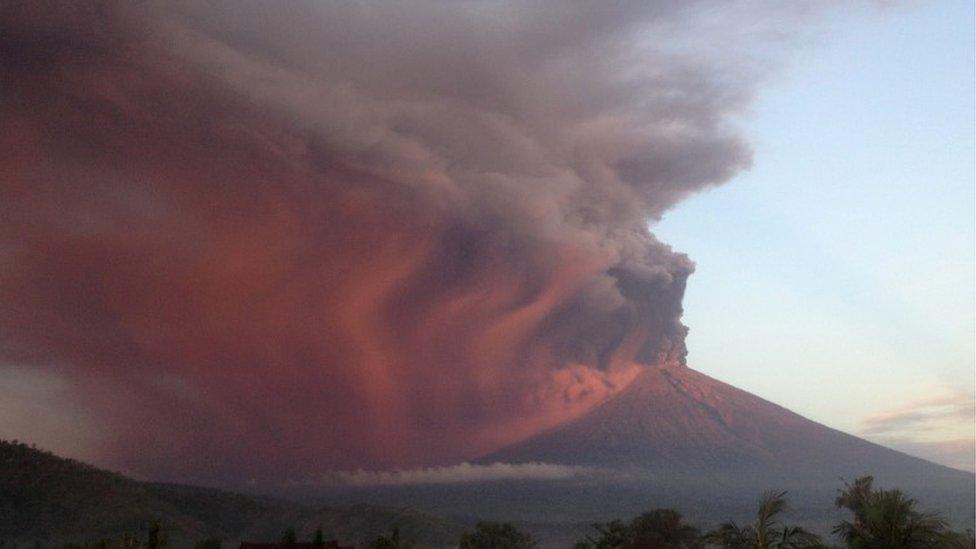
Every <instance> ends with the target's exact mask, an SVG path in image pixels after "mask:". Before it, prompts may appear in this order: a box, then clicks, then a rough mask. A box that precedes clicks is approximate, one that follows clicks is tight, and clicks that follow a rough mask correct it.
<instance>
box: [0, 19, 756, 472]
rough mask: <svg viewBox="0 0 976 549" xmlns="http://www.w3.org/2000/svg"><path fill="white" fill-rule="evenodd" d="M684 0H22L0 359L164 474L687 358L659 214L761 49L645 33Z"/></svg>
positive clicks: (600, 394) (397, 456) (721, 169)
mask: <svg viewBox="0 0 976 549" xmlns="http://www.w3.org/2000/svg"><path fill="white" fill-rule="evenodd" d="M694 13H695V10H693V9H689V4H688V3H685V2H623V3H591V4H587V3H583V4H572V5H563V4H560V6H559V7H558V9H557V8H554V7H553V6H551V5H546V4H545V3H539V4H535V3H529V4H517V3H516V4H511V3H507V2H498V3H491V2H490V3H485V4H483V5H481V6H479V7H477V8H476V7H474V6H472V5H469V4H467V3H437V2H426V1H418V2H410V3H399V2H397V3H389V4H384V5H381V6H380V5H367V4H358V3H353V4H343V3H317V2H310V1H299V2H289V3H288V4H287V5H280V4H269V3H265V2H233V3H226V4H224V3H220V2H216V3H211V2H208V3H202V2H201V3H195V2H175V3H152V2H147V3H129V2H112V1H100V2H94V1H93V2H79V3H61V2H30V3H21V2H17V3H13V4H9V5H6V6H4V7H3V8H0V76H2V78H3V81H4V82H5V83H6V84H5V89H4V91H3V100H2V102H0V119H2V120H3V121H4V131H3V132H2V133H0V150H3V151H4V153H3V155H2V157H0V218H2V219H3V222H2V224H0V360H2V361H3V362H4V363H5V364H11V365H16V366H17V367H18V368H30V369H35V370H37V371H43V372H44V373H45V375H50V376H55V377H57V379H59V383H63V384H65V385H66V386H67V387H68V388H69V389H68V390H70V392H71V394H72V395H73V400H75V401H76V402H77V403H78V405H79V406H82V407H83V408H84V409H85V410H86V413H90V414H91V415H93V416H94V417H96V418H97V419H96V420H94V421H95V424H96V426H97V427H98V428H100V429H101V432H100V433H99V436H98V437H97V439H98V440H99V442H98V447H97V448H96V449H95V450H94V451H96V452H97V454H98V455H99V456H100V458H99V461H100V463H104V464H107V465H111V466H114V467H118V468H121V469H123V470H126V471H129V472H135V473H141V474H144V475H147V476H152V477H155V478H160V477H162V478H179V479H207V480H215V479H216V480H220V479H223V480H228V479H240V478H255V477H259V478H264V477H275V476H280V475H287V474H291V473H295V472H302V471H321V470H323V469H325V468H351V467H367V468H384V467H392V466H401V467H412V466H416V465H427V464H437V463H450V462H455V461H456V460H458V459H463V458H470V457H472V456H475V455H478V454H479V453H481V452H484V451H486V450H489V449H492V448H494V447H497V446H498V445H501V444H504V443H507V442H511V441H512V440H515V439H518V438H520V437H524V436H527V435H529V434H531V433H533V432H536V431H538V430H540V429H544V428H547V427H550V426H552V425H555V424H557V423H559V422H562V421H564V420H566V419H567V418H570V417H573V416H574V415H577V414H579V413H581V412H582V411H583V410H585V409H588V408H589V407H592V406H593V405H594V404H596V403H598V402H600V401H601V400H603V399H605V398H606V397H608V396H609V395H611V394H613V393H614V392H616V391H618V390H619V389H620V388H621V387H622V386H624V385H626V383H627V382H628V381H629V380H630V379H632V378H633V376H634V375H635V374H636V372H637V368H639V367H640V365H641V364H650V363H657V362H681V361H683V359H684V355H685V347H684V335H685V332H686V330H685V327H684V326H683V325H682V324H681V322H680V315H681V296H682V293H683V291H684V287H685V280H686V278H687V276H688V275H689V274H690V273H691V271H692V264H691V262H690V261H689V260H688V259H687V258H686V257H685V256H684V255H681V254H678V253H675V252H673V251H672V250H671V249H670V248H669V247H667V246H666V245H664V244H662V243H660V242H658V241H657V240H656V239H655V238H654V237H653V236H652V235H651V234H650V233H649V231H648V229H647V225H646V223H647V220H648V219H652V218H655V217H658V216H660V215H661V213H662V212H663V211H665V210H666V209H667V208H669V207H670V206H672V205H673V204H674V203H675V202H676V201H678V200H680V199H681V198H682V197H684V196H686V195H688V194H689V193H692V192H694V191H696V190H699V189H701V188H703V187H706V186H709V185H714V184H718V183H721V182H723V181H726V180H727V179H729V178H730V177H731V176H732V175H733V174H735V173H736V172H737V171H738V170H740V169H742V168H744V167H746V166H747V165H748V164H749V162H750V153H749V149H748V147H747V146H746V145H745V144H744V143H743V141H742V140H741V139H740V138H739V137H738V135H737V134H736V132H735V131H734V128H732V127H731V126H730V125H729V123H728V120H729V118H730V117H731V116H733V115H735V114H736V113H738V112H740V111H741V109H742V108H743V107H744V105H746V104H747V103H748V99H749V97H750V95H751V92H752V84H751V82H750V81H746V80H744V79H739V78H734V77H733V73H730V72H729V71H723V70H722V67H723V66H725V65H724V64H722V63H718V62H717V61H711V60H710V59H708V58H707V56H703V55H691V56H689V55H681V54H678V53H675V52H670V51H668V48H664V47H661V48H657V47H654V44H653V43H648V40H647V36H648V35H647V34H640V35H638V34H636V31H637V30H638V29H643V30H644V31H646V30H647V29H656V31H655V32H659V33H660V35H661V36H667V35H669V33H670V34H673V33H674V32H676V31H675V29H676V28H681V27H682V24H681V23H682V21H685V20H688V19H689V18H692V17H693V15H694ZM636 43H640V44H641V47H642V49H641V50H640V51H639V53H640V56H639V57H638V56H637V53H638V51H637V50H635V49H634V48H633V47H632V44H636ZM740 68H741V67H740ZM739 72H748V71H739ZM86 427H87V428H91V427H92V426H91V425H87V426H86Z"/></svg>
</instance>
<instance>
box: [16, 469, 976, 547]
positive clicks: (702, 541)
mask: <svg viewBox="0 0 976 549" xmlns="http://www.w3.org/2000/svg"><path fill="white" fill-rule="evenodd" d="M786 495H787V493H786V492H768V493H766V494H764V495H763V496H762V498H761V499H760V501H759V506H758V509H757V510H756V515H755V518H754V519H753V520H752V522H750V523H748V524H737V523H735V522H726V523H724V524H721V525H719V526H718V527H717V528H715V529H713V530H710V531H706V532H702V531H701V530H699V529H698V528H696V527H695V526H693V525H690V524H687V523H685V522H684V520H683V518H682V515H681V513H679V512H678V511H675V510H674V509H654V510H652V511H648V512H646V513H644V514H642V515H640V516H638V517H636V518H634V519H632V520H630V521H629V522H624V521H621V520H612V521H609V522H605V523H596V524H593V525H592V531H591V533H590V534H589V535H586V536H585V537H584V538H582V539H580V540H578V541H577V542H576V543H575V544H574V546H573V549H705V548H709V547H720V548H728V549H809V548H827V547H839V548H845V547H846V548H849V549H943V548H944V549H971V548H976V539H974V535H973V530H971V529H970V530H966V531H965V532H956V531H952V530H951V529H950V528H949V526H948V523H947V521H946V520H945V519H944V518H943V517H942V516H940V515H938V514H935V513H927V512H923V511H921V510H919V509H918V508H917V504H916V501H915V500H914V499H912V498H910V497H908V496H907V495H905V494H903V493H902V492H901V491H900V490H884V489H880V488H875V487H874V479H873V478H872V477H870V476H866V477H861V478H858V479H856V480H855V481H854V482H852V483H845V484H844V487H843V488H842V489H841V490H839V491H838V495H837V498H836V499H835V501H834V503H835V505H836V506H837V507H838V508H841V509H844V510H846V511H848V513H849V517H848V519H847V520H843V521H841V522H840V523H838V524H836V525H835V526H834V527H833V529H832V534H833V536H834V538H835V539H836V540H838V541H839V544H834V545H830V544H828V542H827V541H825V540H824V539H822V538H821V537H820V536H818V535H816V534H814V533H813V532H810V531H808V530H806V529H804V528H802V527H800V526H796V525H790V524H786V523H785V522H783V521H782V514H783V512H784V511H786V509H787V504H788V501H787V498H786ZM168 546H169V540H168V538H167V536H166V535H165V533H164V532H163V531H162V529H161V528H160V525H159V524H158V523H153V524H150V525H149V527H148V528H147V529H146V531H145V532H144V534H143V535H141V536H140V535H136V534H125V535H123V536H122V537H121V538H118V539H114V540H99V541H97V542H95V543H89V544H61V545H53V546H50V547H54V548H60V549H164V548H167V547H168ZM222 546H223V542H222V540H220V539H216V538H212V539H206V540H201V541H199V542H198V543H196V544H195V546H194V547H195V549H222ZM277 546H278V547H280V548H281V549H309V548H310V549H329V548H334V547H337V545H336V542H335V541H331V542H327V541H326V537H325V536H324V535H323V532H322V529H321V528H320V529H318V530H317V531H316V532H315V534H314V537H313V539H312V540H311V541H310V542H299V541H298V539H297V536H296V534H295V531H294V530H293V529H289V530H287V531H286V532H285V533H284V535H283V536H282V538H281V539H280V541H279V542H278V543H277ZM43 547H44V546H43V545H42V544H40V543H34V544H27V545H21V546H20V549H42V548H43ZM365 547H367V548H368V549H420V548H421V547H422V545H421V544H418V543H416V542H413V541H411V540H407V539H403V538H401V536H400V531H399V529H397V528H394V529H393V531H392V532H391V533H390V534H389V535H381V536H378V537H377V538H375V539H374V540H372V541H370V542H368V543H366V544H365ZM456 547H458V548H459V549H537V548H538V547H539V542H538V541H537V540H535V539H534V538H533V537H532V536H531V535H530V534H528V533H526V532H524V531H521V530H519V529H518V528H517V527H516V526H514V525H512V524H509V523H500V522H479V523H478V524H477V526H476V527H475V528H474V529H473V530H470V531H466V532H465V533H464V534H463V535H462V536H461V537H460V539H459V540H458V541H457V544H456ZM15 548H18V545H17V544H16V543H4V542H3V541H0V549H15Z"/></svg>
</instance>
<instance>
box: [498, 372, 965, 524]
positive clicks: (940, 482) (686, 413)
mask: <svg viewBox="0 0 976 549" xmlns="http://www.w3.org/2000/svg"><path fill="white" fill-rule="evenodd" d="M481 461H482V462H506V463H526V462H543V463H553V464H567V465H579V466H587V467H594V468H600V469H609V470H614V471H629V472H631V473H632V474H633V475H634V476H633V477H632V478H634V479H636V480H635V482H639V483H643V484H647V485H652V486H655V487H657V488H660V489H664V490H666V491H669V492H685V493H689V494H694V493H699V492H700V491H701V490H705V489H708V490H709V491H714V490H715V488H716V487H717V486H720V487H722V490H723V491H724V492H726V493H729V494H742V495H743V496H747V497H754V496H755V495H756V494H758V493H760V492H761V491H762V490H766V489H770V488H775V487H781V488H783V489H790V490H793V491H796V490H799V491H801V492H809V493H823V492H824V491H827V492H832V491H833V490H835V489H836V488H837V487H839V486H841V479H847V480H851V479H853V478H856V477H858V476H861V475H868V474H870V475H872V476H874V477H875V478H876V479H877V481H878V482H879V483H880V484H882V485H884V486H887V487H897V488H901V489H904V490H906V491H908V492H909V493H911V494H913V495H917V496H920V497H921V499H923V500H925V501H929V502H938V503H939V504H941V505H942V506H943V508H946V510H949V509H948V508H949V507H954V506H955V505H959V506H960V508H966V507H968V509H970V510H971V509H972V505H973V500H974V475H973V474H972V473H968V472H964V471H959V470H956V469H952V468H949V467H945V466H942V465H937V464H935V463H932V462H929V461H926V460H923V459H919V458H916V457H912V456H909V455H907V454H903V453H901V452H897V451H895V450H891V449H889V448H885V447H883V446H879V445H877V444H874V443H871V442H868V441H866V440H863V439H860V438H858V437H855V436H852V435H849V434H846V433H843V432H840V431H837V430H835V429H831V428H829V427H827V426H825V425H821V424H819V423H817V422H814V421H811V420H809V419H806V418H804V417H802V416H800V415H798V414H795V413H793V412H791V411H789V410H787V409H785V408H783V407H781V406H778V405H776V404H774V403H772V402H769V401H767V400H764V399H762V398H759V397H757V396H755V395H753V394H750V393H748V392H746V391H742V390H740V389H737V388H735V387H732V386H731V385H728V384H726V383H722V382H721V381H718V380H716V379H713V378H711V377H709V376H707V375H705V374H702V373H700V372H697V371H695V370H692V369H690V368H688V367H685V366H680V365H674V366H669V367H654V368H648V369H647V370H645V371H643V372H642V373H641V374H639V375H638V377H637V378H635V379H634V381H633V382H631V384H630V385H628V386H627V388H625V389H624V390H623V391H622V392H621V393H619V394H618V395H617V396H615V397H613V398H612V399H610V400H608V401H606V402H605V403H603V404H602V405H600V406H598V407H597V408H595V409H593V410H592V411H590V412H588V413H587V414H585V415H584V416H582V417H580V418H578V419H576V420H574V421H571V422H569V423H567V424H564V425H562V426H559V427H557V428H555V429H552V430H549V431H547V432H543V433H541V434H538V435H535V436H533V437H530V438H529V439H527V440H523V441H521V442H518V443H516V444H513V445H510V446H508V447H505V448H502V449H500V450H497V451H495V452H493V453H491V454H490V455H488V456H485V457H484V458H483V459H482V460H481ZM692 499H694V498H692ZM827 503H828V504H829V501H828V502H827Z"/></svg>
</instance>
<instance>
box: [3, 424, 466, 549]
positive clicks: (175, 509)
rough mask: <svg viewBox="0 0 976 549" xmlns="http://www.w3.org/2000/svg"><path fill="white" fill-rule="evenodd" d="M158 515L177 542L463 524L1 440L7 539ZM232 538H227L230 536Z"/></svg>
mask: <svg viewBox="0 0 976 549" xmlns="http://www.w3.org/2000/svg"><path fill="white" fill-rule="evenodd" d="M153 522H158V523H159V524H160V526H161V528H162V531H163V534H164V535H166V536H167V538H168V539H169V540H170V542H171V545H174V546H185V545H190V544H192V543H194V542H196V541H200V540H203V539H207V538H220V539H222V540H224V541H225V542H227V543H234V542H236V541H238V540H240V539H249V540H269V541H272V540H278V539H280V538H281V535H282V533H283V532H284V531H285V530H286V529H288V528H294V529H295V530H296V531H297V532H298V534H299V536H300V537H303V536H308V535H310V534H311V532H313V531H314V530H315V529H316V528H319V527H321V528H322V529H323V531H324V532H325V534H326V536H327V537H331V538H338V539H339V540H340V541H343V542H348V543H357V542H362V541H365V540H369V539H373V538H375V537H376V536H378V535H380V534H383V533H389V531H390V530H391V529H392V528H393V527H394V526H396V527H399V529H400V531H401V533H402V535H403V537H404V538H405V539H410V540H415V541H418V542H422V543H425V544H427V545H431V546H438V545H441V544H450V543H452V542H453V541H456V540H457V538H458V536H459V535H460V533H461V531H462V530H463V527H462V525H461V524H459V523H456V522H453V521H450V520H447V519H442V518H439V517H435V516H432V515H427V514H424V513H420V512H417V511H414V510H410V509H400V508H389V507H377V506H355V507H343V508H334V507H312V506H305V505H301V504H298V503H294V502H290V501H283V500H276V499H270V498H260V497H253V496H246V495H241V494H235V493H231V492H225V491H221V490H214V489H208V488H199V487H194V486H184V485H175V484H158V483H147V482H139V481H136V480H133V479H130V478H127V477H125V476H123V475H120V474H117V473H112V472H109V471H104V470H101V469H98V468H95V467H92V466H90V465H87V464H85V463H81V462H78V461H75V460H71V459H64V458H61V457H58V456H56V455H54V454H51V453H50V452H45V451H41V450H38V449H36V448H33V447H31V446H28V445H26V444H22V443H18V442H16V441H14V442H7V441H0V541H18V542H34V541H41V542H44V543H45V544H49V545H50V544H53V543H61V542H68V541H72V542H94V541H97V540H100V539H116V538H118V537H120V536H123V535H125V534H126V533H130V534H135V535H139V536H141V535H143V534H144V532H146V530H147V528H148V526H149V525H150V524H152V523H153ZM227 543H225V545H226V544H227Z"/></svg>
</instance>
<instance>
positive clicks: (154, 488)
mask: <svg viewBox="0 0 976 549" xmlns="http://www.w3.org/2000/svg"><path fill="white" fill-rule="evenodd" d="M0 460H2V462H3V464H4V469H3V473H4V474H3V475H2V476H0V549H13V548H15V547H18V543H17V542H14V541H6V542H4V541H3V538H4V537H7V538H8V540H9V539H10V538H13V539H19V541H20V543H19V548H20V549H39V548H42V547H48V548H63V549H83V548H85V549H89V548H90V549H163V548H175V547H187V546H192V547H195V549H220V548H221V547H233V546H234V545H236V543H235V544H231V543H225V542H224V540H233V539H241V537H244V539H250V540H255V541H261V540H262V539H264V540H267V539H268V537H267V536H266V534H258V532H268V531H269V528H270V529H271V530H270V531H275V530H274V529H275V528H280V529H278V530H276V531H277V532H278V533H279V534H278V535H277V536H275V535H272V536H270V538H271V539H278V540H279V543H276V544H275V543H273V544H271V545H272V546H274V545H277V546H278V547H281V548H282V549H288V548H292V549H335V548H336V547H337V545H336V543H335V542H334V541H332V542H329V541H326V540H334V539H336V538H338V539H340V540H341V541H345V542H347V543H346V545H349V544H348V542H349V541H352V540H364V539H365V540H369V541H367V542H365V543H362V544H360V545H359V546H360V547H367V548H369V549H416V548H420V547H443V546H447V545H451V546H454V547H460V548H462V549H535V548H537V547H538V546H539V543H538V541H537V540H535V539H533V537H532V536H531V535H530V534H529V533H527V532H524V531H522V530H520V529H519V528H518V527H517V526H515V525H512V524H508V523H498V522H480V523H478V524H477V525H476V526H475V527H474V528H473V529H468V530H467V531H464V529H463V527H462V526H460V525H458V526H457V528H456V529H455V527H454V525H451V524H448V523H444V522H432V521H434V520H439V519H436V518H435V517H430V516H427V515H423V514H420V513H417V512H414V511H408V510H396V509H392V508H373V507H361V508H352V509H350V510H339V509H328V508H325V509H306V508H301V507H296V506H295V505H294V504H288V503H286V502H280V501H276V500H268V499H255V498H252V497H248V496H242V495H239V494H231V493H227V492H220V491H217V490H209V489H202V488H194V487H188V486H177V485H158V484H151V483H140V482H137V481H133V480H131V479H128V478H126V477H123V476H121V475H118V474H115V473H109V472H107V471H102V470H99V469H96V468H94V467H91V466H88V465H85V464H82V463H79V462H75V461H72V460H65V459H62V458H58V457H56V456H53V455H52V454H50V453H47V452H41V451H39V450H36V449H34V448H32V447H29V446H27V445H24V444H18V443H16V442H14V443H8V442H3V441H0ZM786 496H787V494H786V492H768V493H766V494H764V495H763V496H762V498H761V499H760V502H759V506H758V508H757V510H756V514H755V517H754V519H753V520H752V521H750V522H749V523H748V524H737V523H734V522H727V523H724V524H721V525H719V526H718V527H717V528H715V529H713V530H710V531H706V532H702V531H700V530H699V529H698V528H696V527H695V526H693V525H690V524H688V523H686V522H684V520H683V517H682V515H681V514H680V513H679V512H678V511H675V510H673V509H654V510H651V511H648V512H646V513H643V514H641V515H640V516H638V517H636V518H634V519H632V520H630V521H629V522H625V521H622V520H612V521H609V522H605V523H598V524H594V525H592V531H591V533H590V534H589V535H587V536H585V537H584V538H583V539H580V540H578V541H577V543H576V544H575V546H574V547H575V549H672V548H673V549H691V548H705V547H724V548H732V549H738V548H744V549H746V548H747V549H767V548H770V549H794V548H795V549H802V548H811V547H828V545H827V543H826V541H825V540H823V539H821V538H819V537H818V536H816V535H814V534H813V533H811V532H808V531H806V530H804V529H803V528H801V527H798V526H795V525H791V524H788V523H786V522H784V520H783V514H784V511H786V509H787V498H786ZM52 502H53V504H52ZM834 503H835V505H836V506H837V507H838V508H840V509H843V510H845V511H846V512H847V513H848V517H847V518H846V519H845V520H843V521H841V522H839V523H838V524H836V525H835V526H834V528H833V531H832V534H833V536H834V539H836V540H837V541H838V542H839V545H835V547H847V548H851V549H903V548H904V549H914V548H937V549H938V548H946V549H955V548H976V542H974V539H973V532H972V530H968V531H966V532H965V533H960V532H953V531H951V530H950V529H949V527H948V524H947V522H946V521H945V520H944V518H943V517H941V516H939V515H937V514H932V513H926V512H923V511H922V510H920V509H918V507H917V504H916V502H915V500H913V499H912V498H910V497H908V496H907V495H905V494H904V493H902V492H901V491H899V490H885V489H880V488H876V487H875V486H874V479H873V478H871V477H862V478H858V479H856V480H854V481H853V482H850V483H845V484H844V486H843V487H842V488H841V489H840V490H838V494H837V497H836V499H835V501H834ZM79 509H81V510H83V511H84V512H83V513H80V515H83V516H84V517H85V520H84V521H81V520H80V519H79V513H78V512H77V511H78V510H79ZM146 513H152V514H149V515H148V517H147V516H146ZM153 516H156V517H158V519H157V520H147V518H149V517H153ZM120 517H123V518H125V519H126V522H123V523H122V524H128V526H125V527H124V528H125V531H127V532H128V533H124V534H119V533H118V530H115V531H114V532H113V533H105V532H108V530H107V528H109V527H110V522H109V519H110V518H111V519H112V522H115V523H117V524H118V523H119V522H118V520H119V518H120ZM140 517H144V518H140ZM286 520H290V521H298V522H297V524H299V525H300V526H301V527H302V531H303V532H305V533H308V532H311V529H312V527H314V525H315V524H321V525H323V526H324V527H325V528H324V531H325V532H328V535H326V534H325V533H324V532H323V527H321V526H320V527H319V528H318V529H317V530H316V531H315V533H314V535H312V536H311V537H312V540H311V541H310V542H301V541H299V536H298V535H296V531H295V530H294V529H293V528H287V524H288V522H284V521H286ZM255 524H257V525H259V527H258V528H257V529H247V528H245V526H248V525H250V526H253V525H255ZM291 524H296V522H291ZM392 524H399V526H400V528H393V530H392V531H390V533H389V534H386V533H383V534H379V535H377V533H378V532H384V531H388V530H387V528H389V526H390V525H392ZM207 525H211V526H209V527H206V526H207ZM212 525H219V528H220V530H223V531H224V532H225V533H224V534H217V535H215V534H214V533H213V531H214V527H213V526H212ZM275 525H280V526H275ZM381 525H382V526H381ZM97 528H104V529H106V530H102V531H101V532H100V531H98V530H97ZM53 531H57V532H60V533H61V535H65V534H66V533H67V534H68V535H70V536H72V537H66V539H88V540H97V541H88V542H86V543H81V544H79V543H67V544H66V543H63V542H56V541H54V540H56V539H58V538H57V537H55V536H54V535H47V536H43V535H37V534H38V533H41V534H43V533H48V532H53ZM218 531H219V530H218ZM369 531H372V532H373V533H372V534H371V535H370V536H365V535H363V533H364V532H369ZM24 532H28V533H30V534H28V536H24V535H23V533H24ZM179 532H183V533H184V536H183V537H178V536H175V535H171V534H175V533H179ZM186 532H191V533H192V532H198V534H197V535H196V536H195V537H190V538H189V540H196V541H195V542H192V541H188V540H187V539H186V536H185V533H186ZM248 532H250V533H248ZM432 532H433V533H436V536H434V535H432ZM18 535H19V537H15V536H18ZM191 535H192V534H191ZM24 537H26V538H27V539H29V540H31V542H30V543H24V542H23V539H24ZM35 539H37V540H39V541H34V540H35ZM61 539H65V538H61ZM45 540H46V541H45ZM435 540H436V541H435ZM451 540H454V541H451Z"/></svg>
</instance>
